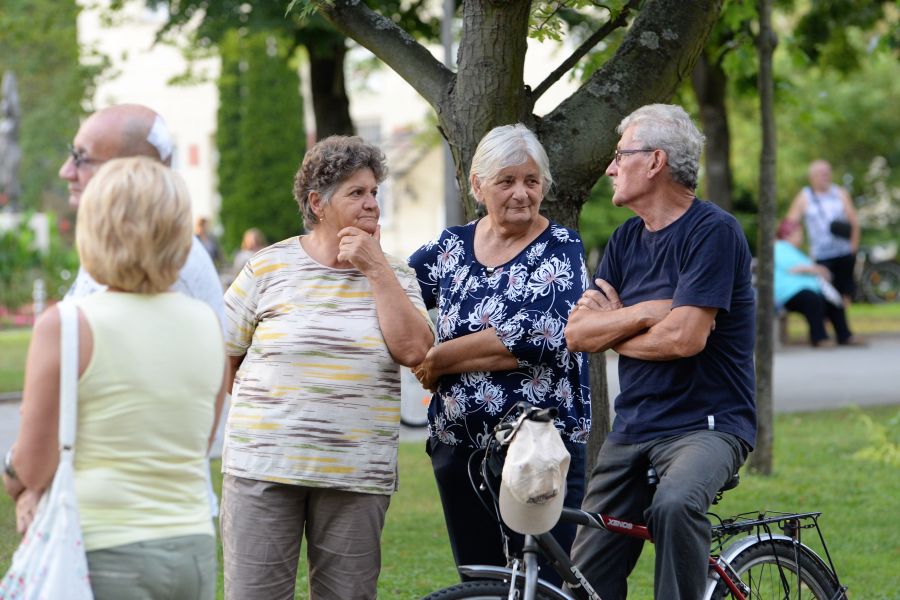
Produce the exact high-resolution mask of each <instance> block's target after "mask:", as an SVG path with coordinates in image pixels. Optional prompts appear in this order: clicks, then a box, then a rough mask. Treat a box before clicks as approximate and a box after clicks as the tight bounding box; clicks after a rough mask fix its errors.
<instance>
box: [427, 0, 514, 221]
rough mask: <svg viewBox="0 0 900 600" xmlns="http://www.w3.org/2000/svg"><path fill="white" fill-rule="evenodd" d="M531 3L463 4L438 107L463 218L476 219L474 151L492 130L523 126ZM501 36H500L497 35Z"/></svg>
mask: <svg viewBox="0 0 900 600" xmlns="http://www.w3.org/2000/svg"><path fill="white" fill-rule="evenodd" d="M530 9H531V3H530V2H522V1H518V2H493V1H492V0H468V1H467V2H464V3H463V8H462V39H463V40H464V42H463V43H461V44H460V47H459V56H458V70H457V75H456V82H455V85H453V86H451V87H450V88H449V89H448V90H446V91H447V93H446V94H445V96H444V97H443V98H442V99H441V100H440V101H439V102H438V104H437V106H436V109H437V113H438V120H439V122H440V127H441V131H442V132H443V134H444V137H445V139H446V140H447V142H448V143H449V144H450V152H451V153H452V155H453V160H454V162H455V163H456V179H457V182H458V183H459V195H460V202H462V203H463V206H464V207H465V215H466V219H472V218H474V217H475V215H476V206H475V201H474V199H473V198H472V196H471V195H470V194H469V181H468V174H469V168H470V167H471V165H472V156H473V155H474V154H475V147H476V146H477V145H478V142H479V141H480V140H481V138H482V137H484V134H486V133H487V132H488V131H490V130H491V129H492V128H493V127H496V126H497V125H503V124H510V123H517V122H526V123H527V122H528V121H529V118H530V115H526V114H524V108H525V106H526V104H525V86H524V84H523V78H524V73H525V52H526V50H527V37H528V36H527V34H528V17H529V14H530ZM498 32H503V33H504V35H498Z"/></svg>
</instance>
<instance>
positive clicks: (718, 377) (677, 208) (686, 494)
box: [565, 104, 756, 600]
mask: <svg viewBox="0 0 900 600" xmlns="http://www.w3.org/2000/svg"><path fill="white" fill-rule="evenodd" d="M617 131H618V132H619V133H620V134H621V135H622V137H621V139H620V141H619V144H618V147H617V149H616V153H615V158H614V160H613V161H612V162H611V163H610V165H609V167H608V168H607V169H606V174H607V175H609V176H610V178H611V179H612V181H613V198H612V201H613V204H615V205H616V206H625V207H628V208H629V209H631V210H632V211H633V212H634V213H635V214H636V215H637V216H636V217H633V218H631V219H629V220H628V221H626V222H625V223H624V224H623V225H622V226H621V227H619V228H618V229H617V230H616V231H615V233H613V235H612V237H611V238H610V240H609V244H608V245H607V247H606V252H605V253H604V256H603V260H602V262H601V264H600V266H599V267H598V269H597V273H596V275H595V283H596V287H594V288H593V289H589V290H588V291H586V292H585V293H584V295H583V296H582V297H581V299H579V300H578V303H577V304H576V305H575V307H574V308H573V310H572V313H571V315H570V317H569V323H568V325H567V327H566V332H565V333H566V342H567V345H568V347H569V350H571V351H573V352H575V351H577V352H581V351H589V352H603V351H605V350H607V349H612V350H615V351H616V352H617V353H618V354H619V382H620V388H621V393H620V394H619V396H618V397H617V398H616V401H615V409H616V418H615V421H614V423H613V428H612V431H611V432H610V434H609V436H608V437H607V439H606V441H605V442H604V444H603V447H602V448H601V450H600V453H599V455H598V456H597V460H596V466H595V468H594V470H593V472H592V474H591V478H590V482H589V484H588V489H587V492H586V494H585V498H584V502H583V504H582V508H584V510H588V511H591V512H602V513H605V514H609V515H612V516H615V517H619V518H622V519H625V520H630V521H636V522H646V523H647V526H648V528H649V530H650V533H651V535H652V536H653V540H654V543H655V546H656V569H655V584H654V596H655V598H658V599H659V598H665V599H666V600H671V599H691V600H693V599H696V598H700V597H701V596H702V595H703V592H704V588H705V585H706V573H707V559H708V556H709V544H710V537H711V529H710V524H709V521H708V519H707V518H706V511H707V510H708V509H709V506H710V504H711V503H712V501H713V499H714V498H715V495H716V492H717V491H718V490H719V489H720V488H721V487H722V486H723V485H724V484H725V483H726V482H728V481H729V479H730V478H731V476H732V475H733V474H735V473H736V472H737V470H738V468H739V467H740V466H741V464H743V462H744V460H745V459H746V457H747V454H748V452H749V451H750V449H752V447H753V444H754V443H755V441H756V403H755V391H754V390H755V381H754V368H753V343H754V310H755V302H754V295H753V289H752V287H751V283H750V249H749V247H748V245H747V240H746V238H745V237H744V233H743V231H742V230H741V227H740V225H739V224H738V222H737V220H736V219H735V218H734V217H733V216H731V215H729V214H728V213H726V212H725V211H723V210H722V209H720V208H718V207H717V206H716V205H714V204H712V203H711V202H705V201H702V200H699V199H697V197H696V196H695V194H694V190H695V189H696V187H697V172H698V170H699V162H700V153H701V151H702V149H703V142H704V138H703V135H702V134H701V133H700V132H699V131H698V130H697V128H696V126H695V125H694V123H693V122H692V121H691V119H690V117H689V116H688V115H687V113H686V112H685V111H684V109H682V108H681V107H680V106H674V105H663V104H653V105H648V106H644V107H642V108H639V109H638V110H636V111H635V112H633V113H632V114H630V115H629V116H627V117H625V119H623V120H622V122H621V124H620V125H619V127H618V130H617ZM650 466H653V467H654V468H655V470H656V473H657V475H658V478H659V483H658V485H657V487H656V491H655V493H654V492H653V491H652V490H651V488H650V486H649V485H648V477H647V471H648V468H649V467H650ZM642 548H643V542H642V541H641V540H638V539H635V538H629V537H625V536H621V535H616V534H612V533H609V532H607V531H604V530H597V529H588V528H579V531H578V534H577V537H576V538H575V543H574V545H573V547H572V558H573V560H574V562H575V563H576V564H577V565H578V567H579V568H580V569H581V570H582V572H583V573H584V574H585V576H586V577H587V579H588V580H589V581H590V583H591V585H592V586H593V587H594V589H596V590H597V592H598V593H599V594H600V595H601V596H602V597H603V598H604V599H610V600H616V599H620V598H625V596H626V593H627V589H628V588H627V582H626V580H627V577H628V575H629V574H630V573H631V570H632V569H633V568H634V565H635V563H636V562H637V560H638V557H639V555H640V553H641V549H642Z"/></svg>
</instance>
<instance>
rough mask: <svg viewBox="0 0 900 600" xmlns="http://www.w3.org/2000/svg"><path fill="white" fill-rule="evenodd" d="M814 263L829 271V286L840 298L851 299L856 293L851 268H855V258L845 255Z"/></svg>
mask: <svg viewBox="0 0 900 600" xmlns="http://www.w3.org/2000/svg"><path fill="white" fill-rule="evenodd" d="M816 262H818V263H819V264H820V265H822V266H823V267H825V268H826V269H828V270H829V271H831V285H833V286H834V287H835V289H836V290H837V291H839V292H840V293H841V295H842V296H846V297H847V298H852V297H853V294H854V292H855V291H856V283H855V282H854V281H853V267H855V266H856V257H855V256H853V255H852V254H846V255H844V256H838V257H835V258H825V259H822V260H819V261H816Z"/></svg>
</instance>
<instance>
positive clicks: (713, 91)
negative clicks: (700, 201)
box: [691, 52, 732, 211]
mask: <svg viewBox="0 0 900 600" xmlns="http://www.w3.org/2000/svg"><path fill="white" fill-rule="evenodd" d="M691 83H692V85H693V88H694V94H695V95H696V96H697V103H698V104H699V105H700V122H701V124H702V127H703V133H704V134H705V135H706V154H705V156H706V161H705V163H706V164H705V166H706V177H705V182H704V183H705V186H704V188H705V189H704V192H705V194H704V195H705V196H706V198H708V199H709V200H711V201H713V202H715V203H716V204H718V205H719V206H721V207H722V208H723V209H725V210H728V211H730V210H731V207H732V197H731V156H730V153H731V139H730V134H729V131H728V109H727V106H726V105H725V98H726V93H727V84H728V77H727V76H726V75H725V71H724V70H723V69H722V65H721V64H720V63H718V62H712V61H710V59H709V57H708V56H707V54H706V52H703V53H701V54H700V58H699V59H698V60H697V64H696V65H695V66H694V72H693V75H692V77H691Z"/></svg>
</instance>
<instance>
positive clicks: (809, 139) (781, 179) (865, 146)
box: [729, 52, 900, 243]
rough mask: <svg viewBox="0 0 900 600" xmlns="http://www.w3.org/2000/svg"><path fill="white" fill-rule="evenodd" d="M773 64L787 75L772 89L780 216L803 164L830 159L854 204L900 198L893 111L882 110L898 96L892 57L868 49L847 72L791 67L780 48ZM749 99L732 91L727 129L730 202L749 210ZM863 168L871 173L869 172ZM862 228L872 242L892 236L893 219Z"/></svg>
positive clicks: (802, 177)
mask: <svg viewBox="0 0 900 600" xmlns="http://www.w3.org/2000/svg"><path fill="white" fill-rule="evenodd" d="M776 70H778V71H781V72H783V73H788V74H790V84H788V83H787V80H785V81H784V82H783V83H782V85H780V86H779V87H777V88H776V105H777V117H776V125H777V127H778V162H777V165H776V168H777V180H778V205H779V212H778V214H779V215H783V214H784V213H785V212H786V210H787V207H788V205H789V204H790V202H791V200H792V199H793V197H794V195H796V194H797V192H799V190H800V189H801V188H802V187H803V186H804V185H806V183H807V181H806V170H807V167H808V165H809V163H810V162H811V161H813V160H815V159H818V158H824V159H826V160H828V161H829V162H831V164H832V167H833V171H834V176H835V180H836V182H837V183H839V184H841V185H844V186H846V187H847V188H848V190H849V191H850V194H851V196H853V197H854V199H855V201H856V203H857V205H858V207H859V208H860V210H861V211H864V210H866V209H865V207H866V206H868V205H870V204H871V205H874V204H877V203H879V202H885V201H886V202H889V203H893V206H894V210H895V212H894V214H896V206H897V204H898V203H900V146H898V144H897V139H900V116H898V114H897V112H896V111H890V110H885V107H886V106H891V105H892V104H893V100H892V98H897V97H900V64H898V63H897V61H896V60H894V59H893V58H892V57H890V56H888V55H885V54H883V53H875V54H872V55H871V56H870V57H869V58H868V59H867V60H866V62H865V63H864V64H862V65H861V67H860V68H859V69H858V70H856V71H853V72H851V73H847V74H841V73H838V72H835V71H834V70H830V69H821V68H813V69H804V70H798V69H797V68H796V66H794V64H793V63H792V61H791V58H790V57H789V56H788V55H787V53H786V52H784V53H780V54H776ZM757 113H758V107H757V102H756V99H755V98H746V97H739V96H732V100H731V103H730V115H729V126H730V128H731V133H732V167H733V169H734V182H735V199H736V206H737V203H738V202H741V199H742V198H743V199H744V203H743V204H742V208H743V209H750V210H753V207H754V205H755V200H754V199H755V198H756V195H757V194H756V190H757V185H758V181H757V179H758V156H759V139H760V138H759V117H758V114H757ZM870 172H871V175H870ZM873 227H876V228H873V229H869V230H865V229H864V231H863V235H864V241H865V242H866V243H872V242H874V241H877V240H880V239H881V240H883V239H896V238H897V235H898V233H897V222H896V220H894V221H889V222H878V223H877V224H874V223H873Z"/></svg>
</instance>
